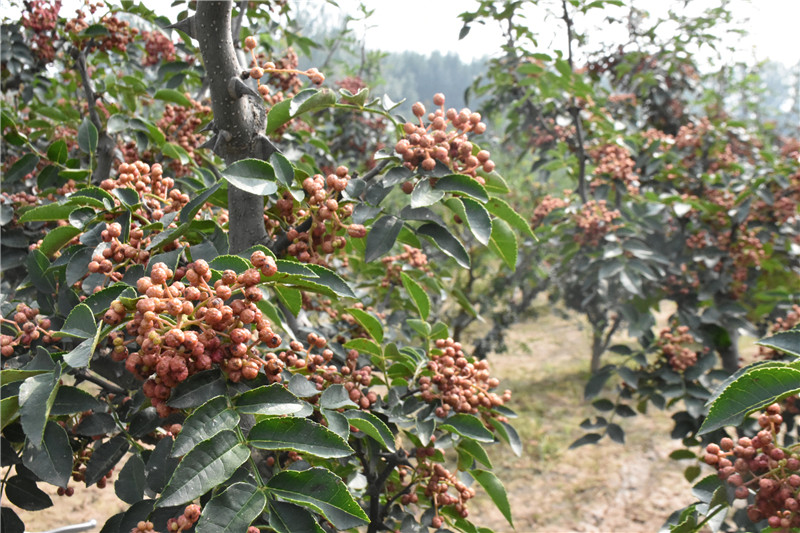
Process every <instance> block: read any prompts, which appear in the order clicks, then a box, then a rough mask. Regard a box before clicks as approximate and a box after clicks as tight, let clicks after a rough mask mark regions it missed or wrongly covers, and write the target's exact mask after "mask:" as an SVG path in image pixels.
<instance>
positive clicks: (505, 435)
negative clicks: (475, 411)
mask: <svg viewBox="0 0 800 533" xmlns="http://www.w3.org/2000/svg"><path fill="white" fill-rule="evenodd" d="M489 423H490V424H492V426H493V427H494V429H495V431H497V433H498V435H500V438H501V439H503V440H504V441H506V442H507V443H508V445H509V446H511V451H513V452H514V455H516V456H517V457H522V439H521V438H520V437H519V433H517V430H516V429H514V426H512V425H511V424H509V423H508V422H503V421H501V420H497V419H495V418H491V419H489Z"/></svg>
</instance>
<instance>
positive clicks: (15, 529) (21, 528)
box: [0, 507, 25, 533]
mask: <svg viewBox="0 0 800 533" xmlns="http://www.w3.org/2000/svg"><path fill="white" fill-rule="evenodd" d="M0 523H2V524H3V533H25V524H24V523H23V522H22V520H20V519H19V516H17V513H15V512H14V510H13V509H11V508H10V507H3V508H2V514H0Z"/></svg>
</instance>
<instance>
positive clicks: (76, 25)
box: [64, 4, 139, 52]
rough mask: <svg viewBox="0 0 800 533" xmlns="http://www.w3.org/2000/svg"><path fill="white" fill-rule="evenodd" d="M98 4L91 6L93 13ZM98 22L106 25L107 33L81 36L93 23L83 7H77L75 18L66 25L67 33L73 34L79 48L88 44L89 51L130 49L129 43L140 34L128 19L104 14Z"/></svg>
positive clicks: (122, 50)
mask: <svg viewBox="0 0 800 533" xmlns="http://www.w3.org/2000/svg"><path fill="white" fill-rule="evenodd" d="M100 5H102V4H97V6H100ZM97 6H95V5H90V6H89V9H90V11H91V13H94V12H95V10H96V9H97ZM98 24H101V25H103V26H105V28H106V29H107V30H108V34H107V35H103V36H102V37H92V38H86V37H83V36H79V34H80V33H81V32H83V30H85V29H86V28H88V27H89V26H90V25H91V23H90V22H89V21H88V20H86V13H85V12H84V11H83V10H81V9H77V10H75V18H74V19H70V20H68V21H67V22H66V24H65V25H64V29H65V30H66V32H67V33H69V34H72V36H73V39H74V40H75V44H76V46H78V47H79V48H81V49H84V48H87V46H88V48H87V49H88V50H89V51H94V50H98V49H99V50H101V51H103V52H108V51H110V50H119V51H120V52H125V51H127V49H128V44H130V43H131V42H132V41H133V39H134V38H135V37H136V35H138V34H139V30H138V29H136V28H131V25H130V24H129V23H128V22H127V21H124V20H120V19H118V18H117V17H115V16H113V15H106V16H104V17H103V18H101V19H100V21H99V22H98Z"/></svg>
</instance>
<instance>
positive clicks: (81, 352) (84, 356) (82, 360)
mask: <svg viewBox="0 0 800 533" xmlns="http://www.w3.org/2000/svg"><path fill="white" fill-rule="evenodd" d="M99 336H100V330H99V329H98V330H97V333H96V334H95V336H94V337H92V338H90V339H86V340H85V341H83V342H82V343H80V344H79V345H78V346H77V347H75V348H74V349H73V350H72V351H71V352H69V353H68V354H66V355H65V356H64V362H65V363H67V364H68V365H69V366H71V367H72V368H83V367H85V366H88V365H89V361H91V360H92V355H93V354H94V349H95V348H96V347H97V341H98V337H99Z"/></svg>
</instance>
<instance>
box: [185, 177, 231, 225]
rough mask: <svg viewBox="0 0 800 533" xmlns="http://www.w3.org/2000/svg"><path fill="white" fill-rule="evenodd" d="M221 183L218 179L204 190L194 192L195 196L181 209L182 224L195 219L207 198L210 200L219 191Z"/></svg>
mask: <svg viewBox="0 0 800 533" xmlns="http://www.w3.org/2000/svg"><path fill="white" fill-rule="evenodd" d="M221 185H222V181H218V182H216V183H215V184H214V185H212V186H211V187H208V188H207V189H205V190H203V191H202V192H199V193H194V197H193V198H192V199H191V200H189V203H187V204H186V205H185V206H183V208H182V209H181V214H180V217H179V220H180V222H181V224H184V223H186V222H189V221H190V220H194V217H195V216H196V215H197V212H198V211H200V209H202V208H203V205H204V204H205V203H206V200H208V199H209V198H210V197H211V196H212V195H213V194H214V193H215V192H217V189H219V188H220V186H221Z"/></svg>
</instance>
